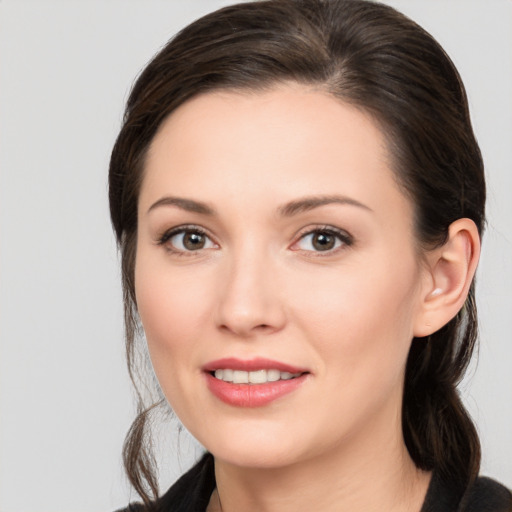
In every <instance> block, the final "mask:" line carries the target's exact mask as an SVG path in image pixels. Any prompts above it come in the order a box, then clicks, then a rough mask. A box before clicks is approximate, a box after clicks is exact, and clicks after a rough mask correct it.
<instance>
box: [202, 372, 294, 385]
mask: <svg viewBox="0 0 512 512" xmlns="http://www.w3.org/2000/svg"><path fill="white" fill-rule="evenodd" d="M210 375H212V376H213V377H215V378H216V379H218V380H221V381H224V382H231V383H233V384H267V383H269V382H278V381H280V380H291V379H296V378H297V377H300V376H301V375H303V372H297V373H291V372H282V371H280V370H277V369H269V370H253V371H244V370H233V369H230V368H222V369H218V370H215V371H212V372H210Z"/></svg>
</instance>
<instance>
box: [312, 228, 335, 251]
mask: <svg viewBox="0 0 512 512" xmlns="http://www.w3.org/2000/svg"><path fill="white" fill-rule="evenodd" d="M335 243H336V237H335V236H334V235H330V234H328V233H322V232H320V233H314V234H313V236H312V239H311V244H312V245H313V247H314V248H315V249H316V250H317V251H328V250H329V249H333V248H334V245H335Z"/></svg>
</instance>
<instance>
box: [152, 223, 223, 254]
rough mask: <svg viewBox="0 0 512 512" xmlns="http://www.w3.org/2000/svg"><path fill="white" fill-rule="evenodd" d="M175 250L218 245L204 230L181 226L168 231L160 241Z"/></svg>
mask: <svg viewBox="0 0 512 512" xmlns="http://www.w3.org/2000/svg"><path fill="white" fill-rule="evenodd" d="M159 243H160V244H161V245H165V246H167V248H168V249H169V250H170V251H174V252H182V253H187V252H192V251H200V250H201V249H212V248H214V247H216V245H215V244H214V243H213V241H212V240H211V238H210V237H209V236H208V235H207V234H206V233H204V232H203V231H201V230H199V229H197V228H195V229H193V228H190V229H187V228H181V229H176V230H173V231H171V232H169V233H166V234H165V235H164V236H163V237H162V238H161V239H160V242H159Z"/></svg>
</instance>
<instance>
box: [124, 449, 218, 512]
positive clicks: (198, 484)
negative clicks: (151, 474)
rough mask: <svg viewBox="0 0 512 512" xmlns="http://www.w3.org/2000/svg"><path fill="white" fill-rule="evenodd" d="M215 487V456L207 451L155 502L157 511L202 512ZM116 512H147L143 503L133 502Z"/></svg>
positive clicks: (154, 505) (154, 507) (154, 506)
mask: <svg viewBox="0 0 512 512" xmlns="http://www.w3.org/2000/svg"><path fill="white" fill-rule="evenodd" d="M214 489H215V471H214V463H213V456H212V455H211V454H210V453H206V454H205V455H203V457H202V458H201V459H200V460H199V461H198V462H197V464H195V466H193V467H192V469H190V470H189V471H187V472H186V473H185V474H184V475H183V476H182V477H181V478H180V479H179V480H178V481H177V482H176V483H175V484H173V485H172V486H171V488H170V489H169V490H168V491H167V492H166V493H165V494H164V495H163V496H161V497H160V498H158V500H157V501H156V502H155V503H154V504H153V509H152V510H154V511H155V512H164V511H169V510H172V511H173V512H202V511H204V510H206V507H207V505H208V502H209V501H210V496H211V494H212V492H213V490H214ZM116 512H146V507H144V505H142V504H141V503H132V504H130V505H128V507H126V508H124V509H120V510H117V511H116Z"/></svg>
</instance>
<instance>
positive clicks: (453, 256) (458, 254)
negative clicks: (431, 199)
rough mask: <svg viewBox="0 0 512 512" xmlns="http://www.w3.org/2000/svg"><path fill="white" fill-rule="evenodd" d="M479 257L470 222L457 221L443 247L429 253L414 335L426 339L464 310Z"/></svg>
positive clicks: (478, 240)
mask: <svg viewBox="0 0 512 512" xmlns="http://www.w3.org/2000/svg"><path fill="white" fill-rule="evenodd" d="M479 257H480V236H479V234H478V229H477V227H476V225H475V223H474V222H473V221H472V220H471V219H466V218H464V219H458V220H456V221H455V222H453V223H452V224H451V225H450V227H449V230H448V239H447V241H446V243H445V244H443V245H442V246H441V247H438V248H436V249H433V250H432V251H429V252H428V253H427V254H426V263H425V265H426V268H425V279H424V280H423V284H422V290H421V296H420V303H419V310H418V314H417V315H416V318H415V323H414V336H416V337H424V336H429V335H430V334H432V333H434V332H436V331H437V330H438V329H440V328H441V327H443V326H444V325H446V324H447V323H448V322H449V321H450V320H451V319H452V318H453V317H455V315H457V313H458V312H459V311H460V310H461V308H462V306H463V305H464V302H465V301H466V297H467V295H468V292H469V287H470V286H471V282H472V281H473V277H474V275H475V271H476V267H477V264H478V259H479Z"/></svg>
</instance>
